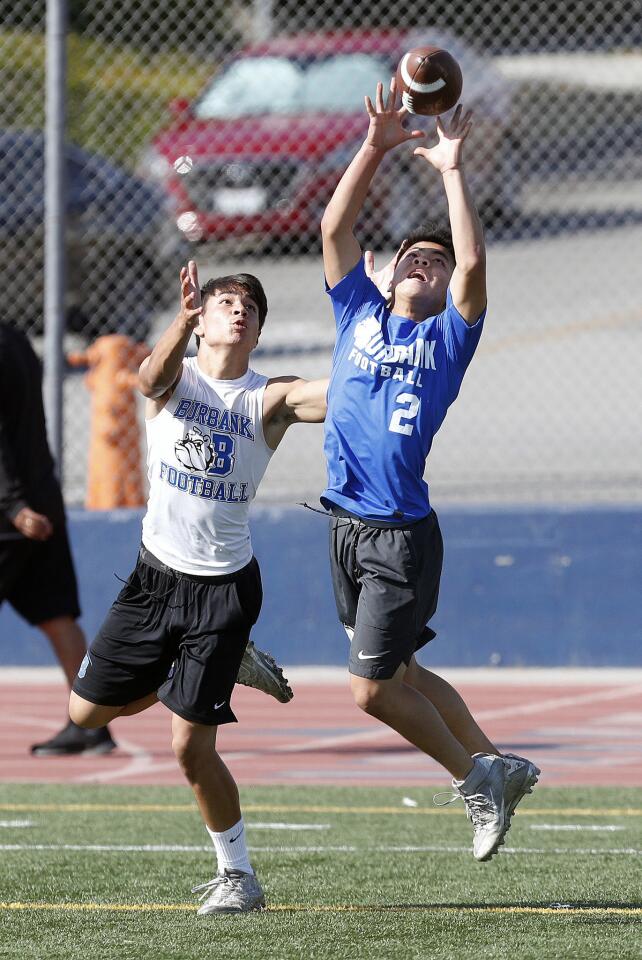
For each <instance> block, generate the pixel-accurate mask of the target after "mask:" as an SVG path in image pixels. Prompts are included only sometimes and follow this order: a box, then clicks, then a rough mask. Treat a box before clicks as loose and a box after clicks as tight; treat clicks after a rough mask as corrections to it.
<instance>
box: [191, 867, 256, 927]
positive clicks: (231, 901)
mask: <svg viewBox="0 0 642 960" xmlns="http://www.w3.org/2000/svg"><path fill="white" fill-rule="evenodd" d="M200 891H202V893H201V896H200V899H201V900H205V903H204V904H203V905H202V907H200V908H199V910H198V916H199V917H205V916H207V915H208V914H210V913H249V912H250V911H251V910H263V909H264V908H265V897H264V895H263V890H262V888H261V884H260V883H259V881H258V878H257V877H256V875H255V874H253V873H245V871H243V870H223V872H222V873H219V874H217V875H216V876H215V877H214V878H213V879H212V880H208V881H207V883H201V884H199V885H198V886H197V887H192V893H199V892H200ZM206 898H207V899H206Z"/></svg>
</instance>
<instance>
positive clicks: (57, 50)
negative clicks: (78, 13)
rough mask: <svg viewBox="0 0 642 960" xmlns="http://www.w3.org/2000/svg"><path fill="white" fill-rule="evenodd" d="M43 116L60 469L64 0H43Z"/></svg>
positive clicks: (47, 386)
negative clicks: (44, 78)
mask: <svg viewBox="0 0 642 960" xmlns="http://www.w3.org/2000/svg"><path fill="white" fill-rule="evenodd" d="M46 37H47V40H46V43H47V60H46V64H47V66H46V98H45V103H46V119H45V299H44V309H45V316H44V329H45V337H44V400H45V413H46V415H47V430H48V433H49V444H50V447H51V452H52V454H53V457H54V460H55V462H56V465H57V468H58V475H59V476H61V475H62V439H63V438H62V431H63V427H62V423H63V418H62V403H63V392H62V391H63V335H64V331H65V219H66V212H67V211H66V194H65V174H66V171H65V119H66V111H65V105H66V89H65V87H66V73H67V69H66V68H67V51H66V42H67V0H47V34H46Z"/></svg>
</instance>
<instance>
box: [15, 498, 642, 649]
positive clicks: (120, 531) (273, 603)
mask: <svg viewBox="0 0 642 960" xmlns="http://www.w3.org/2000/svg"><path fill="white" fill-rule="evenodd" d="M141 517H142V514H141V513H140V512H139V511H114V512H110V513H89V512H85V511H81V510H77V511H71V512H70V516H69V527H70V535H71V541H72V547H73V552H74V557H75V559H76V565H77V572H78V578H79V582H80V596H81V603H82V607H83V611H84V613H83V617H82V625H83V627H84V629H85V631H86V633H87V636H88V638H89V639H91V637H92V636H93V634H94V632H95V631H96V629H97V627H98V626H99V624H100V622H101V620H102V617H103V616H104V614H105V612H106V610H107V608H108V606H109V604H110V603H111V601H112V600H113V598H114V597H115V595H116V593H117V591H118V590H119V589H120V584H119V582H118V580H117V576H119V577H121V578H123V579H124V578H125V577H126V576H127V574H128V573H129V571H130V569H131V567H132V566H133V563H134V562H135V558H136V551H137V546H138V542H139V535H140V521H141ZM439 518H440V523H441V527H442V530H443V534H444V541H445V545H446V559H445V566H444V574H443V577H442V588H441V596H440V600H439V608H438V611H437V613H436V615H435V617H434V618H433V620H432V623H431V625H432V626H433V627H434V629H435V630H437V632H438V635H437V639H436V640H434V641H433V642H432V644H431V645H430V646H429V647H428V648H427V649H426V652H425V653H424V654H423V656H422V657H421V658H420V659H422V661H423V662H425V663H433V664H436V665H437V664H438V665H450V666H473V665H488V664H490V663H499V664H501V665H504V666H566V665H573V666H600V665H608V666H624V665H640V663H642V654H641V650H642V590H641V586H642V583H641V581H642V509H639V508H630V509H629V508H621V509H586V510H564V509H546V510H544V509H519V510H517V509H510V510H509V509H506V510H504V509H501V510H500V509H497V510H489V509H481V508H478V509H472V508H470V509H457V510H452V509H450V510H446V509H444V510H442V511H440V515H439ZM252 530H253V543H254V549H255V552H256V555H257V557H258V558H259V561H260V563H261V568H262V572H263V583H264V588H265V602H264V606H263V612H262V614H261V619H260V621H259V623H258V625H257V627H256V630H255V632H254V634H253V638H254V640H255V641H256V642H257V644H258V645H259V646H265V647H267V648H269V649H270V650H271V651H272V652H273V653H274V654H275V656H277V658H278V659H279V660H280V661H281V662H283V663H286V664H289V665H294V664H344V663H345V661H346V652H347V641H346V638H345V634H344V632H343V630H342V629H341V628H340V627H339V625H338V624H337V621H336V615H335V610H334V601H333V598H332V589H331V585H330V576H329V571H328V562H327V521H326V520H325V519H324V518H323V517H322V516H319V515H318V514H316V513H312V512H310V511H307V510H305V509H303V508H301V507H287V508H277V507H262V508H261V507H257V508H255V509H254V511H253V517H252ZM54 662H55V660H54V658H53V657H52V655H51V652H50V650H49V648H48V645H47V642H46V640H45V639H44V638H42V637H41V635H40V634H39V633H38V631H37V630H34V629H31V628H29V627H28V626H27V625H26V624H24V623H23V622H22V621H21V620H20V619H19V618H18V617H17V616H16V615H15V614H14V613H13V611H12V610H11V609H10V608H9V606H8V604H4V606H3V607H2V609H1V610H0V665H26V664H33V665H35V664H38V665H45V664H53V663H54Z"/></svg>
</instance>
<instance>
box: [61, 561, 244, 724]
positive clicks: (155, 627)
mask: <svg viewBox="0 0 642 960" xmlns="http://www.w3.org/2000/svg"><path fill="white" fill-rule="evenodd" d="M262 600H263V592H262V588H261V573H260V570H259V565H258V563H257V561H256V559H255V558H252V560H251V561H250V562H249V563H248V564H247V566H245V567H243V569H242V570H238V571H237V572H236V573H231V574H229V575H225V576H221V577H202V576H192V575H190V574H186V573H180V572H179V571H177V570H173V569H172V568H171V567H167V566H165V565H164V564H163V563H161V562H160V560H158V559H157V558H156V557H154V556H153V555H152V554H150V553H149V551H147V550H145V548H144V547H143V548H142V549H141V553H140V555H139V557H138V562H137V564H136V568H135V570H134V572H133V573H132V574H131V576H130V577H129V579H128V581H127V583H126V584H125V586H124V588H123V589H122V590H121V591H120V593H119V595H118V597H117V598H116V600H115V602H114V604H113V605H112V608H111V610H110V611H109V613H108V614H107V618H106V619H105V622H104V623H103V625H102V627H101V628H100V630H99V631H98V635H97V636H96V639H95V640H94V642H93V644H92V645H91V647H90V649H89V652H88V654H87V656H86V657H85V660H84V661H83V664H82V666H81V668H80V670H79V671H78V676H77V677H76V680H75V681H74V686H73V689H74V692H75V693H77V694H78V695H79V696H80V697H83V698H84V699H85V700H89V701H90V702H91V703H96V704H100V705H102V706H125V705H126V704H128V703H132V702H133V701H134V700H140V699H141V698H142V697H146V696H147V695H148V694H150V693H153V692H154V691H156V692H157V693H158V699H159V700H160V701H161V702H162V703H164V704H165V706H167V707H168V708H169V709H170V710H171V711H172V713H176V714H178V716H179V717H183V719H184V720H190V721H191V722H193V723H202V724H207V725H208V726H218V725H220V724H223V723H233V722H235V721H236V717H235V716H234V714H233V712H232V709H231V707H230V699H231V696H232V691H233V689H234V684H235V683H236V677H237V675H238V671H239V666H240V664H241V660H242V658H243V653H244V652H245V647H246V645H247V642H248V639H249V636H250V630H251V628H252V626H253V625H254V623H256V620H257V618H258V615H259V612H260V610H261V603H262Z"/></svg>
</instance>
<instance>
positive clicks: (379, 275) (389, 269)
mask: <svg viewBox="0 0 642 960" xmlns="http://www.w3.org/2000/svg"><path fill="white" fill-rule="evenodd" d="M400 250H401V247H400V248H399V250H397V252H396V253H395V255H394V257H392V259H391V260H389V261H388V263H387V264H386V265H385V266H384V267H382V268H381V270H375V262H374V253H373V252H372V250H366V251H365V253H364V255H363V261H364V267H365V271H366V276H367V277H368V278H369V279H370V280H372V282H373V283H374V285H375V287H376V288H377V290H378V291H379V293H380V294H381V296H382V297H384V298H385V300H386V302H387V303H390V301H391V300H392V278H393V276H394V273H395V267H396V266H397V258H398V257H399V251H400Z"/></svg>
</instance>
